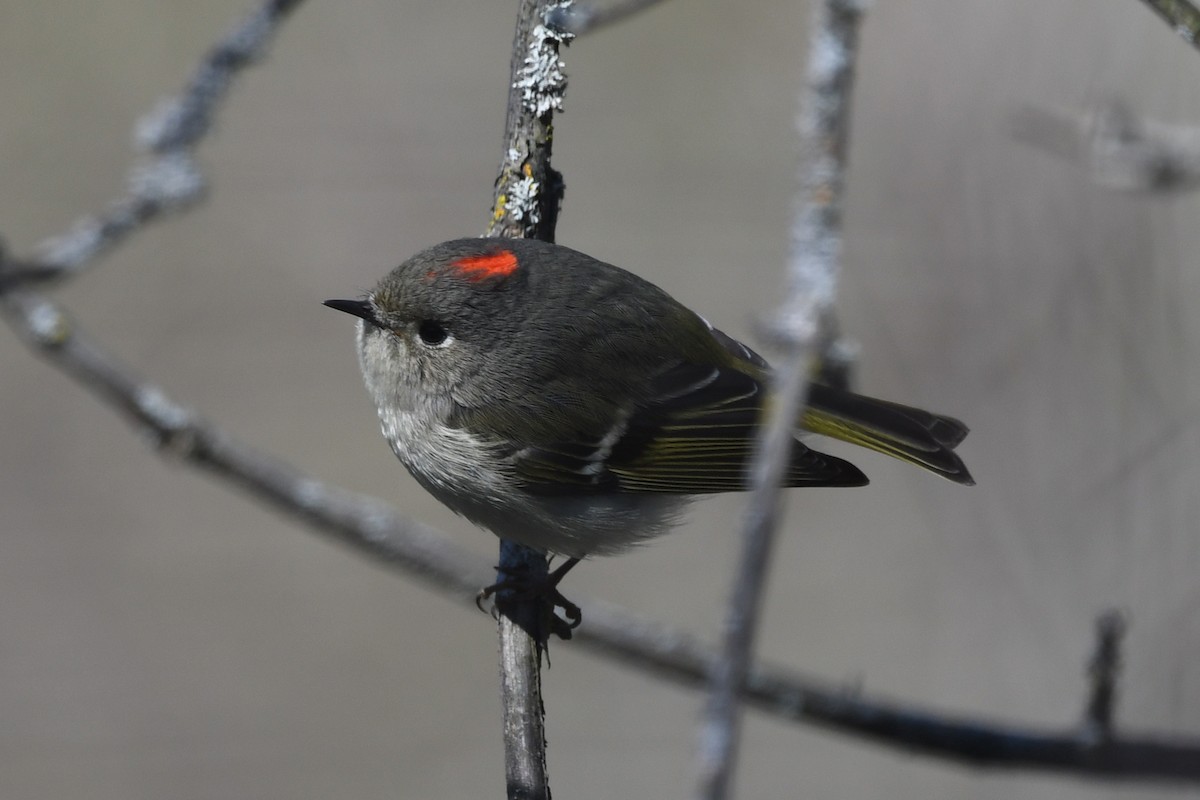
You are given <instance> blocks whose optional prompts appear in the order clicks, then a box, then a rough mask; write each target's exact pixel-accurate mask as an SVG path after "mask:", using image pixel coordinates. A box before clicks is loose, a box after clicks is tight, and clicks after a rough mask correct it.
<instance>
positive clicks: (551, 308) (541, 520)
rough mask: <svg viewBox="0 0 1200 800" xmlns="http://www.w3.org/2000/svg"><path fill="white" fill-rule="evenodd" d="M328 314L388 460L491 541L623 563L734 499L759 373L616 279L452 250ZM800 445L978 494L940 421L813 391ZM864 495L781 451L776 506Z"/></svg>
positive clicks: (591, 265) (761, 400)
mask: <svg viewBox="0 0 1200 800" xmlns="http://www.w3.org/2000/svg"><path fill="white" fill-rule="evenodd" d="M326 305H328V306H330V307H332V308H335V309H338V310H339V311H345V312H347V313H349V314H353V315H354V316H356V317H358V318H359V320H360V321H359V323H358V351H359V360H360V364H361V366H362V372H363V377H364V379H365V381H366V385H367V389H368V391H369V392H370V394H371V397H372V399H374V401H375V405H376V406H377V407H378V409H379V419H380V421H381V422H382V427H383V435H384V436H385V437H386V438H387V440H388V443H389V444H390V445H391V447H392V450H393V451H394V452H395V454H396V456H397V457H398V458H399V459H400V461H401V462H403V464H404V466H406V467H407V468H408V470H409V472H411V473H412V474H413V476H414V477H415V478H416V479H417V481H419V482H420V483H421V485H422V486H424V487H425V488H426V489H427V490H429V492H431V493H432V494H433V495H434V496H435V497H437V498H438V499H439V500H440V501H442V502H443V503H445V504H446V505H447V506H449V507H450V508H451V509H453V510H454V511H456V512H458V513H460V514H462V515H463V516H465V517H467V518H468V519H470V520H471V521H472V522H474V523H476V524H478V525H480V526H482V527H484V528H487V529H488V530H490V531H492V532H493V533H495V534H496V535H497V536H500V537H502V538H504V539H509V540H512V541H515V542H519V543H521V544H524V545H527V546H529V547H532V548H535V549H537V550H539V551H542V552H545V553H556V554H560V555H563V556H567V557H569V558H571V559H572V560H575V559H579V558H583V557H585V556H589V555H601V554H611V553H619V552H621V551H623V550H626V549H628V548H629V547H630V546H632V545H634V544H636V543H638V542H641V541H643V540H645V539H648V538H650V537H653V536H657V535H659V534H661V533H663V532H665V531H666V530H667V529H668V528H669V527H670V526H671V525H672V524H674V523H675V522H676V521H677V518H678V514H679V512H680V511H681V509H682V507H683V505H684V503H685V501H686V499H687V498H688V497H690V496H693V495H698V494H708V493H713V492H731V491H741V490H744V489H746V488H748V487H747V480H748V477H747V476H748V471H749V465H750V461H751V458H752V456H753V451H754V440H755V433H756V430H757V428H758V425H759V424H760V419H761V417H762V411H763V407H764V405H765V404H766V402H767V396H766V380H767V377H768V375H769V370H770V368H769V367H768V365H767V363H766V361H764V360H763V359H762V357H761V356H759V355H758V354H757V353H755V352H754V351H753V350H751V349H750V348H749V347H747V346H746V345H744V344H742V343H740V342H738V341H736V340H734V339H732V338H731V337H729V336H726V335H725V334H724V333H721V332H720V331H719V330H716V329H715V328H713V327H712V326H711V325H709V324H708V323H707V322H706V321H705V320H704V319H703V318H701V317H700V316H698V315H697V314H695V313H693V312H692V311H690V310H688V309H687V308H685V307H684V306H683V305H681V304H680V303H678V302H677V301H675V300H674V299H673V298H671V297H670V295H668V294H667V293H666V292H664V291H663V290H662V289H659V288H658V287H657V286H654V285H653V284H651V283H649V282H647V281H645V280H642V279H641V278H639V277H637V276H636V275H634V274H632V273H630V272H627V271H625V270H623V269H620V268H618V267H614V266H612V265H610V264H605V263H603V262H601V261H597V260H596V259H594V258H591V257H589V256H587V255H584V254H583V253H579V252H576V251H575V250H571V249H568V248H566V247H562V246H560V245H555V244H548V243H545V242H540V241H534V240H527V239H459V240H456V241H451V242H445V243H443V244H439V245H437V246H436V247H432V248H430V249H428V250H425V251H423V252H421V253H418V254H417V255H415V256H413V257H412V258H410V259H409V260H408V261H406V262H404V263H403V264H401V265H400V266H399V267H397V268H396V269H395V270H393V271H392V272H391V273H390V274H389V275H388V276H387V277H385V278H384V279H383V280H382V281H380V283H379V285H378V286H377V287H376V288H375V289H374V291H372V292H371V293H370V294H368V295H367V296H366V297H365V298H364V299H361V300H329V301H326ZM797 427H798V428H802V429H804V430H808V431H812V432H815V433H820V434H824V435H827V436H831V437H833V438H836V439H841V440H843V441H847V442H852V443H854V444H857V445H861V446H863V447H868V448H870V449H872V450H878V451H879V452H881V453H886V454H887V455H890V456H893V457H895V458H898V459H901V460H903V461H907V462H909V463H912V464H916V465H917V466H919V467H922V468H924V469H926V470H929V471H930V472H934V473H936V474H938V475H941V476H943V477H945V478H948V479H950V480H952V481H955V482H957V483H962V484H971V483H973V482H974V481H973V480H972V479H971V476H970V474H969V473H968V472H967V468H966V467H965V466H964V465H963V463H962V461H961V460H960V459H959V457H958V456H957V455H955V453H954V452H953V451H954V448H955V447H956V446H957V445H958V444H959V442H961V441H962V440H963V438H964V437H965V436H966V435H967V428H966V426H964V425H963V424H962V423H961V422H959V421H958V420H955V419H951V418H950V417H944V416H939V415H937V414H930V413H928V412H926V411H922V410H920V409H916V408H910V407H909V406H903V405H899V404H897V403H890V402H887V401H884V400H873V399H871V398H868V397H863V396H861V395H857V394H853V393H850V392H847V391H842V390H840V389H836V388H833V387H830V386H824V385H821V384H813V385H812V387H811V390H810V394H809V398H808V407H807V408H806V409H805V410H804V413H803V416H802V418H801V419H799V420H798V421H797ZM866 483H867V478H866V476H864V475H863V474H862V472H860V471H859V470H858V468H857V467H855V466H854V465H853V464H850V463H849V462H847V461H843V460H842V459H840V458H835V457H833V456H829V455H825V454H823V453H819V452H817V451H815V450H811V449H809V448H808V447H807V446H805V445H804V444H802V443H801V442H799V441H796V442H795V443H794V445H793V447H792V454H791V461H790V465H789V467H788V472H787V485H788V486H862V485H864V484H866ZM572 563H573V561H572Z"/></svg>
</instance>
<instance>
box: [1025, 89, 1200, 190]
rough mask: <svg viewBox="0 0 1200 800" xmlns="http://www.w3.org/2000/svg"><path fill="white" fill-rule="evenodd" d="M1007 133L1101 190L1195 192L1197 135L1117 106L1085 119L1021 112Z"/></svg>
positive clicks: (1199, 160)
mask: <svg viewBox="0 0 1200 800" xmlns="http://www.w3.org/2000/svg"><path fill="white" fill-rule="evenodd" d="M1012 130H1013V134H1014V135H1015V136H1016V137H1017V139H1018V140H1020V141H1022V142H1025V143H1027V144H1031V145H1033V146H1035V147H1038V148H1040V149H1042V150H1045V151H1046V152H1049V153H1052V154H1053V155H1056V156H1058V157H1060V158H1063V159H1066V160H1068V161H1071V162H1073V163H1076V164H1080V165H1081V166H1082V167H1083V169H1084V170H1086V172H1087V174H1088V177H1089V178H1091V180H1092V181H1093V182H1095V183H1096V184H1098V185H1100V186H1105V187H1108V188H1111V189H1118V190H1121V191H1132V192H1152V193H1156V194H1172V193H1179V192H1190V191H1194V190H1195V189H1196V188H1197V187H1200V130H1197V129H1196V128H1195V127H1192V126H1184V125H1167V124H1165V123H1162V122H1158V121H1156V120H1146V119H1140V118H1139V117H1138V116H1137V115H1135V114H1134V113H1133V111H1132V110H1130V109H1129V108H1128V107H1126V106H1125V105H1124V104H1122V103H1119V102H1112V103H1109V104H1107V105H1104V106H1101V107H1099V108H1097V109H1095V110H1094V111H1092V112H1091V113H1087V114H1079V113H1071V112H1067V111H1059V110H1055V109H1045V108H1035V107H1032V106H1030V107H1025V108H1021V109H1018V110H1017V112H1016V113H1015V114H1013V116H1012Z"/></svg>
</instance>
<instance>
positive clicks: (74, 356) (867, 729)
mask: <svg viewBox="0 0 1200 800" xmlns="http://www.w3.org/2000/svg"><path fill="white" fill-rule="evenodd" d="M0 315H2V316H3V317H4V319H5V321H6V322H8V324H9V325H10V326H11V327H12V328H13V329H14V330H15V331H16V332H17V333H18V335H19V336H20V337H21V339H22V340H23V341H25V342H27V343H28V344H29V345H30V347H31V348H32V349H33V350H34V351H35V352H37V353H38V354H39V355H41V356H42V357H44V358H45V359H46V360H47V361H48V362H49V363H50V364H51V365H53V366H55V367H56V368H58V369H60V370H61V371H63V372H64V373H66V374H68V375H70V376H72V377H73V378H74V379H75V380H76V381H78V382H79V384H80V385H81V386H82V387H83V388H84V389H86V390H87V391H89V392H91V393H92V394H94V395H95V396H96V397H97V398H99V399H101V400H103V401H104V402H106V403H107V404H108V405H110V406H111V407H113V409H114V410H116V411H117V412H118V413H120V414H121V415H122V416H123V417H125V419H126V420H127V421H129V422H130V423H132V424H133V425H134V426H135V427H136V428H137V429H138V430H140V431H142V432H143V433H145V434H146V436H145V439H146V441H147V442H149V443H151V444H153V445H154V446H156V447H157V448H158V449H159V451H160V452H161V453H162V454H163V455H164V456H166V457H168V458H172V459H174V460H176V461H178V462H180V463H182V464H185V465H188V466H191V467H195V468H197V469H200V470H202V471H205V472H208V473H209V474H211V475H213V476H214V477H216V478H218V479H219V480H222V481H224V482H225V483H226V484H228V485H229V486H230V487H233V488H236V489H239V490H241V491H243V492H245V493H246V494H247V495H249V496H250V497H252V498H254V499H257V500H259V501H261V502H264V503H266V504H267V505H269V506H271V507H273V508H275V509H276V510H278V511H281V512H283V513H284V514H287V515H288V516H291V517H294V518H295V519H296V520H297V521H299V522H302V523H304V524H305V525H308V526H309V527H310V528H312V529H313V530H315V531H317V532H318V533H321V534H322V535H325V536H329V537H330V538H332V539H333V540H335V541H338V542H341V543H342V544H344V545H348V546H349V547H351V548H352V549H354V550H356V551H358V552H359V553H361V554H362V555H364V556H367V557H368V558H371V559H373V560H376V561H379V562H382V563H384V564H386V565H388V566H390V567H394V568H398V569H400V570H403V571H404V572H405V573H406V574H409V575H413V576H415V577H417V578H419V579H421V580H423V581H424V582H425V584H426V585H427V586H429V587H430V588H433V589H436V590H437V591H439V592H441V593H443V594H448V595H450V596H451V597H452V598H454V599H455V600H457V601H458V602H459V603H461V604H462V605H463V606H464V607H470V608H472V609H473V608H474V599H475V594H476V591H477V589H478V588H479V586H481V585H482V584H483V583H485V582H486V581H487V580H488V579H489V578H490V577H491V572H490V569H489V567H488V564H487V562H485V561H483V560H481V559H479V558H478V557H476V556H474V555H472V554H471V553H469V552H467V551H465V550H462V549H461V548H459V547H457V546H455V545H454V544H453V543H452V542H451V541H450V540H449V539H448V538H447V537H445V536H444V535H443V534H440V533H438V532H437V531H435V530H433V529H432V528H430V527H428V526H426V525H422V524H420V523H418V522H414V521H413V520H412V519H410V518H409V517H406V516H405V515H403V514H400V513H399V512H397V511H396V510H395V509H394V508H392V507H391V506H389V505H387V504H386V503H383V502H382V501H380V500H376V499H374V498H370V497H366V496H364V495H359V494H354V493H351V492H347V491H344V490H342V489H338V488H336V487H332V486H329V485H327V484H325V483H322V482H321V481H318V480H316V479H314V478H312V477H311V476H309V475H305V474H304V473H302V472H300V471H298V470H296V469H295V468H293V467H291V466H290V465H288V464H285V463H283V462H280V461H278V460H277V459H275V458H273V457H271V456H268V455H266V454H263V453H261V452H259V451H257V450H255V449H254V448H252V447H249V446H248V445H246V444H244V443H242V442H239V441H238V440H237V439H235V438H234V437H232V436H230V435H229V434H227V433H225V432H224V431H222V430H221V429H219V428H217V427H215V426H212V425H210V424H208V423H206V422H205V421H204V420H202V419H200V418H199V417H197V416H196V415H195V414H194V413H192V412H191V411H189V410H188V409H186V408H185V407H183V406H181V405H180V404H178V403H176V402H175V401H173V400H171V399H170V398H169V397H167V396H166V395H165V394H164V393H163V392H162V391H161V390H160V389H159V388H158V387H156V386H154V385H153V384H150V383H146V382H143V381H141V380H139V379H138V378H137V377H136V376H134V375H133V374H132V373H131V372H130V371H129V369H128V368H127V367H125V366H124V365H123V364H121V363H120V362H119V361H118V360H117V359H115V358H114V357H113V356H112V355H111V354H109V353H108V352H106V351H105V350H104V349H103V348H102V347H100V346H99V345H98V344H96V343H95V342H93V341H92V340H91V339H90V338H88V337H87V335H86V333H84V332H83V331H82V330H80V329H79V328H78V327H77V326H75V325H74V324H73V323H72V322H71V321H70V320H69V319H68V318H67V317H66V315H65V314H64V313H63V312H62V311H61V310H60V309H59V308H58V307H57V306H55V305H54V304H52V303H51V302H50V301H49V300H47V299H46V298H44V297H42V296H41V295H39V294H36V293H34V292H31V291H27V290H14V291H11V292H8V293H6V294H3V295H0ZM584 606H585V608H586V618H587V624H586V625H584V626H583V627H581V628H579V629H578V630H577V631H576V632H575V637H574V639H573V640H572V641H575V642H577V643H578V644H579V645H580V646H582V647H586V648H588V649H590V650H592V651H594V652H596V653H598V654H599V655H602V656H604V657H606V658H612V659H614V660H617V661H620V662H622V663H624V664H626V665H628V666H630V667H633V668H636V669H639V670H647V671H650V672H653V673H654V674H656V675H658V676H659V677H661V678H665V679H669V680H673V681H676V682H678V683H681V684H684V685H686V686H691V687H695V688H700V687H701V686H702V685H703V683H704V681H705V680H706V678H707V676H708V675H709V674H710V672H711V670H712V667H713V664H714V663H715V661H716V658H717V651H716V650H715V649H714V648H712V647H709V646H708V645H705V644H703V643H701V642H700V641H698V640H697V639H695V638H694V637H692V636H689V635H688V634H685V633H683V632H681V631H678V630H676V629H673V628H671V627H669V626H666V625H663V624H661V623H659V622H655V621H653V620H649V619H646V618H645V617H642V616H639V615H636V614H633V613H631V612H628V611H625V610H622V609H620V608H618V607H616V606H613V605H611V604H607V603H599V602H589V603H585V604H584ZM743 691H744V695H743V696H744V697H745V699H746V702H748V703H749V704H750V705H752V706H753V707H755V708H758V709H760V710H761V711H764V712H766V713H769V714H772V715H774V716H777V717H781V718H784V719H792V720H796V721H800V722H807V723H812V724H817V725H821V726H823V727H826V728H828V729H830V730H835V731H839V732H842V733H846V734H850V735H852V736H856V737H861V738H865V739H868V740H870V741H874V742H876V743H878V744H881V745H884V746H886V747H889V748H892V749H896V750H900V751H904V752H911V753H917V754H921V755H924V756H927V757H933V758H938V759H941V760H946V761H951V762H955V763H961V764H964V765H967V766H972V767H980V768H989V769H1004V770H1030V771H1038V772H1048V773H1057V774H1068V775H1075V776H1080V777H1115V778H1120V779H1123V780H1130V781H1134V780H1154V781H1175V782H1187V783H1191V784H1195V783H1200V739H1186V738H1182V737H1176V738H1171V737H1167V736H1164V735H1153V734H1145V735H1140V734H1139V735H1136V736H1135V735H1130V734H1125V735H1120V736H1118V735H1115V734H1114V735H1113V736H1112V738H1110V739H1106V740H1104V741H1097V739H1096V737H1095V736H1091V735H1088V734H1087V733H1086V731H1081V730H1071V729H1064V730H1062V731H1043V730H1037V729H1034V728H1027V727H1021V726H1016V725H1006V724H1001V723H997V722H994V721H990V720H978V719H969V718H965V717H959V718H954V717H947V716H945V715H943V714H940V713H937V712H934V711H932V710H928V709H920V708H916V707H913V706H908V705H901V704H897V703H889V702H883V701H880V700H875V699H871V698H867V697H865V696H863V695H862V694H860V693H857V692H848V691H845V690H839V689H837V688H832V687H829V686H824V685H822V684H821V683H819V682H817V681H814V680H811V679H808V678H804V677H801V676H798V675H796V674H795V673H793V672H789V671H785V670H781V669H778V668H773V667H766V666H762V667H757V668H753V669H751V670H750V671H749V673H748V675H747V678H746V682H745V685H744V690H743Z"/></svg>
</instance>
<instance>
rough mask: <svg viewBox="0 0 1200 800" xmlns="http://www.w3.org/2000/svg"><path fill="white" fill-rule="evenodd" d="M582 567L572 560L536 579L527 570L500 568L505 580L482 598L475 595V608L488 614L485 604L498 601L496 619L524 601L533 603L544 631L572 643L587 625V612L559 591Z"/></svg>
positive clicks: (482, 593)
mask: <svg viewBox="0 0 1200 800" xmlns="http://www.w3.org/2000/svg"><path fill="white" fill-rule="evenodd" d="M578 563H579V559H578V558H569V559H567V560H566V561H564V562H563V563H562V564H560V565H559V566H557V567H555V568H554V569H553V570H552V571H550V572H548V573H546V574H545V575H533V574H532V573H530V572H529V571H528V570H525V569H520V570H518V569H513V568H511V567H510V568H508V569H504V570H501V568H500V567H497V568H496V569H497V570H500V571H502V572H503V574H504V578H503V579H502V580H499V581H497V582H496V583H493V584H492V585H490V586H485V587H483V588H482V589H480V590H479V594H477V595H475V605H476V606H477V607H478V608H479V610H480V611H485V609H484V607H483V603H484V601H485V600H488V599H491V598H493V597H494V598H495V606H494V607H493V611H492V614H493V616H494V615H496V614H497V613H506V612H507V610H508V609H511V608H513V606H514V604H515V603H517V602H519V601H521V600H533V601H534V602H536V603H537V605H538V608H539V611H540V613H539V615H538V616H539V617H540V618H541V622H542V626H541V630H548V632H549V633H552V634H554V635H555V636H557V637H558V638H560V639H570V638H571V631H573V630H574V629H575V628H578V627H579V623H580V622H582V621H583V612H582V611H581V610H580V608H579V606H577V605H575V604H574V603H572V602H571V601H570V600H568V599H567V598H566V596H564V595H563V593H562V592H560V591H559V590H558V584H559V582H560V581H561V580H562V579H563V576H565V575H566V574H567V573H568V572H570V571H571V568H572V567H574V566H575V565H576V564H578ZM559 609H562V616H559V615H558V613H557V611H558V610H559Z"/></svg>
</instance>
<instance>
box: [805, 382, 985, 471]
mask: <svg viewBox="0 0 1200 800" xmlns="http://www.w3.org/2000/svg"><path fill="white" fill-rule="evenodd" d="M800 425H801V427H802V428H804V429H805V430H808V431H812V432H813V433H819V434H821V435H823V436H830V437H832V438H834V439H840V440H841V441H843V442H850V443H851V444H856V445H859V446H860V447H868V448H870V449H872V450H877V451H879V452H880V453H884V454H885V455H889V456H892V457H893V458H898V459H900V460H901V461H907V462H908V463H910V464H916V465H917V466H918V467H923V468H925V469H927V470H929V471H930V472H934V473H936V474H938V475H941V476H942V477H944V478H948V479H949V480H952V481H954V482H955V483H961V484H964V485H966V486H970V485H973V484H974V483H975V479H974V478H972V477H971V473H969V472H968V471H967V467H966V465H965V464H963V462H962V459H960V458H959V457H958V456H957V455H955V453H954V448H955V447H957V446H958V444H959V442H961V441H962V440H963V439H964V438H966V435H967V426H966V425H963V424H962V423H961V422H959V421H958V420H956V419H954V418H952V417H943V416H941V415H938V414H930V413H929V412H928V411H922V410H921V409H919V408H912V407H910V406H903V405H900V404H899V403H890V402H888V401H886V400H876V399H874V398H871V397H863V396H862V395H858V394H854V393H852V392H846V391H843V390H841V389H835V388H833V387H830V386H825V385H823V384H819V383H814V384H812V385H811V386H810V388H809V395H808V407H807V408H806V409H805V410H804V418H803V419H802V420H801V423H800Z"/></svg>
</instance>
